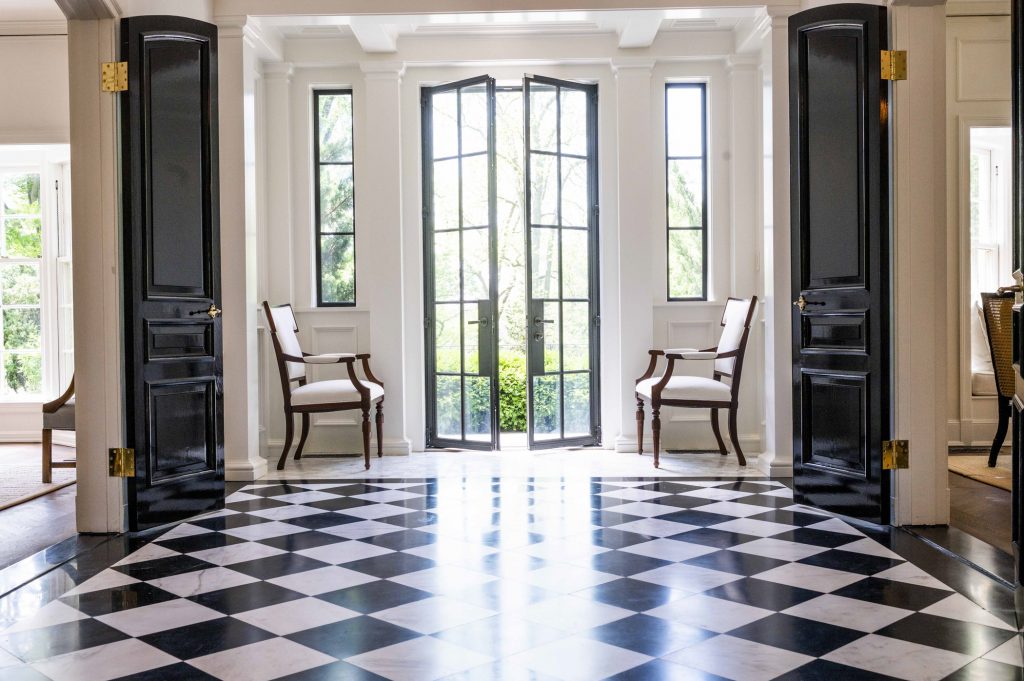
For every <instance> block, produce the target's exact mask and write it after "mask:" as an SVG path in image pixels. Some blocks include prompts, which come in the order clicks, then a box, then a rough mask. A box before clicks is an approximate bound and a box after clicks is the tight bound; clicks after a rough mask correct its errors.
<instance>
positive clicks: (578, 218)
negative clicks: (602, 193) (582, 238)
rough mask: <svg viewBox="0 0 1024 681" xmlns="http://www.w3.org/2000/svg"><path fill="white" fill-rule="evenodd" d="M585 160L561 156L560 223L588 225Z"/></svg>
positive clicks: (573, 225)
mask: <svg viewBox="0 0 1024 681" xmlns="http://www.w3.org/2000/svg"><path fill="white" fill-rule="evenodd" d="M587 189H588V187H587V161H586V159H581V158H569V157H563V158H562V225H564V226H567V227H586V226H588V220H587V214H588V213H589V212H590V211H589V210H588V206H589V205H590V201H589V194H590V193H589V192H588V191H587Z"/></svg>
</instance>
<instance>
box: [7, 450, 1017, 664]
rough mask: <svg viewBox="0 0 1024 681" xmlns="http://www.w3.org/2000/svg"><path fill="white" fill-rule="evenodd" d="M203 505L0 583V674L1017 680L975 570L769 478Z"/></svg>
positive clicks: (246, 497)
mask: <svg viewBox="0 0 1024 681" xmlns="http://www.w3.org/2000/svg"><path fill="white" fill-rule="evenodd" d="M618 456H622V455H618ZM637 458H639V457H637ZM531 465H537V464H531ZM226 501H227V503H226V508H225V509H224V510H222V511H218V512H216V513H212V514H208V515H206V516H202V517H200V518H197V519H194V520H192V521H190V522H186V523H181V524H178V525H176V526H174V527H171V528H164V529H163V530H161V531H159V532H156V533H154V534H153V535H152V536H149V537H145V538H128V539H126V540H125V543H124V544H123V550H122V551H120V552H117V551H114V550H113V549H112V548H110V547H111V546H113V545H114V544H115V543H116V542H108V543H107V544H104V547H106V548H105V549H104V550H105V551H106V553H103V554H102V555H92V556H91V557H88V558H83V559H82V560H81V561H78V562H74V564H73V566H72V567H71V568H69V569H62V570H54V571H52V572H51V573H49V574H48V575H47V576H46V578H44V579H40V580H39V583H38V584H29V585H27V586H26V587H24V588H23V589H22V590H21V591H20V592H15V593H14V594H11V595H10V596H8V597H6V598H4V599H0V678H2V679H3V680H4V681H22V680H25V679H32V680H33V681H39V680H45V679H50V680H51V681H108V680H110V679H132V680H134V681H144V680H146V681H148V680H160V679H167V680H174V679H189V680H196V681H209V680H212V679H218V680H221V681H268V680H270V679H289V680H291V681H314V680H351V679H375V680H379V679H391V680H392V681H406V680H408V681H432V680H435V679H450V680H453V681H454V680H456V679H461V680H464V681H473V680H477V679H480V680H494V679H503V680H504V679H507V680H510V681H516V680H519V679H533V680H535V681H544V680H546V679H555V680H562V681H590V680H592V679H593V680H597V679H615V680H616V681H624V680H626V679H636V680H641V679H644V680H646V679H651V680H655V679H680V680H683V681H695V680H703V681H709V680H721V679H732V680H734V681H761V680H764V681H767V680H769V679H783V680H787V681H791V680H797V679H807V680H811V679H829V680H830V681H831V680H854V681H857V680H868V679H878V680H883V679H906V680H911V681H929V680H932V679H935V680H938V679H952V680H960V681H965V680H981V679H984V680H986V681H1002V680H1004V679H1015V680H1018V679H1021V678H1022V677H1024V668H1022V659H1021V648H1020V639H1019V636H1018V635H1017V630H1016V627H1015V625H1014V621H1013V615H1012V611H1010V613H1009V614H1008V613H1007V611H1006V610H1005V609H1002V610H1000V609H996V608H991V607H990V608H988V609H986V608H983V607H981V606H980V605H979V604H978V603H979V601H980V602H985V601H984V600H983V599H979V595H980V594H982V593H983V592H984V591H985V589H984V588H980V587H978V585H976V584H974V585H972V584H971V583H970V582H964V583H959V582H958V584H960V585H959V586H958V588H959V589H960V591H959V592H958V591H957V590H955V589H954V588H952V587H950V586H948V585H947V583H946V582H945V581H941V580H940V579H938V578H936V577H935V576H934V574H932V573H935V572H936V571H935V570H934V569H933V566H931V565H927V564H925V563H926V562H927V561H924V560H917V559H914V560H907V559H906V558H905V557H904V556H905V554H906V552H901V553H897V552H896V551H894V550H893V548H900V547H898V546H896V545H895V544H893V545H891V546H885V545H883V543H880V542H879V541H876V538H879V537H884V531H882V530H877V531H876V530H872V529H871V528H868V527H866V526H861V525H859V524H851V523H848V522H845V521H843V520H840V519H838V518H835V517H831V516H829V515H827V514H824V513H821V512H818V511H815V510H813V509H809V508H807V507H803V506H797V505H794V503H793V500H792V494H791V492H790V490H789V489H788V488H786V487H785V486H783V485H782V484H781V483H779V482H778V481H772V480H765V479H758V478H748V479H743V478H736V477H728V478H727V477H720V478H718V479H697V478H678V477H672V478H670V477H669V476H667V475H666V476H664V477H663V478H661V479H651V478H639V477H636V476H621V477H620V476H613V475H605V476H604V477H600V478H588V477H585V476H583V475H577V474H573V475H571V476H566V477H557V476H543V477H532V478H531V477H529V476H519V475H509V476H495V477H493V478H486V477H482V476H479V475H474V476H472V477H459V476H455V475H452V476H448V477H423V478H411V477H407V478H404V479H399V478H380V477H376V478H369V479H359V480H355V479H338V480H319V481H316V482H300V481H294V480H292V481H277V480H268V481H260V482H257V483H254V484H247V485H244V486H242V487H241V488H240V489H238V490H237V491H234V492H233V493H232V494H231V495H230V496H229V497H228V498H227V500H226ZM917 544H920V542H917ZM922 546H923V545H922ZM101 548H103V547H101ZM916 548H919V547H916ZM925 568H927V569H925ZM975 574H977V573H975ZM977 579H984V578H982V577H980V576H979V577H977ZM965 584H966V586H964V585H965ZM976 587H977V588H976ZM1004 600H1005V599H1004ZM1010 602H1011V603H1012V594H1010Z"/></svg>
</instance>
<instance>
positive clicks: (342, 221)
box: [313, 90, 356, 306]
mask: <svg viewBox="0 0 1024 681" xmlns="http://www.w3.org/2000/svg"><path fill="white" fill-rule="evenodd" d="M313 107H314V111H315V117H316V134H315V137H314V145H315V155H316V183H317V187H316V207H317V210H316V242H317V260H316V264H317V305H318V306H333V305H355V303H356V246H355V209H354V208H355V179H354V173H353V156H352V92H351V91H350V90H317V91H315V92H314V93H313Z"/></svg>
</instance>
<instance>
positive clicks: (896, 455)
mask: <svg viewBox="0 0 1024 681" xmlns="http://www.w3.org/2000/svg"><path fill="white" fill-rule="evenodd" d="M900 468H910V442H909V441H907V440H885V441H883V442H882V470H886V471H894V470H897V469H900Z"/></svg>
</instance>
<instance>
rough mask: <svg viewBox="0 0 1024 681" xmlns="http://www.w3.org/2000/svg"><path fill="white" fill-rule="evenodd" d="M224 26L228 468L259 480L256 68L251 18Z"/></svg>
mask: <svg viewBox="0 0 1024 681" xmlns="http://www.w3.org/2000/svg"><path fill="white" fill-rule="evenodd" d="M218 28H219V30H218V40H219V64H218V69H219V74H218V87H219V106H220V131H219V133H220V229H221V234H220V236H221V305H220V306H221V308H222V309H223V310H224V316H223V322H222V323H223V334H224V468H225V476H226V477H227V479H228V480H253V479H256V478H259V477H261V476H262V475H263V474H264V473H266V471H267V462H266V460H265V459H263V458H262V457H261V456H260V455H259V372H258V368H257V364H258V360H257V347H256V314H257V308H256V306H257V300H256V258H257V252H256V250H257V249H256V241H257V215H256V166H255V163H256V147H255V134H254V131H255V120H256V112H255V96H254V93H255V87H256V68H255V67H256V64H255V55H254V53H253V47H252V45H251V44H250V43H249V40H248V38H247V37H246V28H245V24H244V20H243V21H235V22H230V23H227V22H222V23H221V24H219V27H218Z"/></svg>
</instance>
